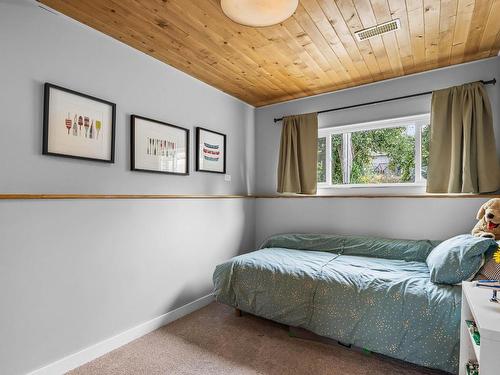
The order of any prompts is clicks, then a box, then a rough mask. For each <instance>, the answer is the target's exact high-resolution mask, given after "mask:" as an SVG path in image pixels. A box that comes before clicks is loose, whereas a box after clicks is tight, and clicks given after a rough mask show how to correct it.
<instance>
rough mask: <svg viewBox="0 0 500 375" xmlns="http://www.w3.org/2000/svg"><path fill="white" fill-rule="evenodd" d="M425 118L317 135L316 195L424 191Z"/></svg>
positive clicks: (321, 131)
mask: <svg viewBox="0 0 500 375" xmlns="http://www.w3.org/2000/svg"><path fill="white" fill-rule="evenodd" d="M429 124H430V115H429V114H423V115H416V116H409V117H403V118H396V119H388V120H381V121H373V122H367V123H361V124H354V125H346V126H336V127H330V128H321V129H319V130H318V166H317V176H318V177H317V178H318V188H319V189H329V188H377V189H379V188H383V187H391V188H405V187H410V188H416V187H418V189H417V190H415V191H419V192H423V191H424V190H425V184H426V177H427V161H428V155H429V137H430V126H429Z"/></svg>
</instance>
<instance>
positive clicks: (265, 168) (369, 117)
mask: <svg viewBox="0 0 500 375" xmlns="http://www.w3.org/2000/svg"><path fill="white" fill-rule="evenodd" d="M492 78H496V79H497V80H498V81H499V82H500V58H499V57H495V58H491V59H488V60H482V61H480V62H474V63H469V64H463V65H459V66H454V67H450V68H445V69H439V70H435V71H431V72H427V73H421V74H416V75H412V76H408V77H403V78H397V79H392V80H387V81H384V82H380V83H375V84H370V85H366V86H363V87H358V88H353V89H347V90H342V91H339V92H334V93H330V94H324V95H319V96H315V97H310V98H305V99H299V100H294V101H290V102H286V103H282V104H276V105H272V106H268V107H263V108H258V109H257V110H256V115H255V118H256V125H255V127H256V129H255V131H256V133H255V134H256V139H255V144H256V152H255V155H256V191H257V193H258V194H274V193H275V191H276V168H277V163H278V149H279V139H280V133H281V126H279V125H274V123H273V118H275V117H281V116H282V115H287V114H297V113H307V112H314V111H318V110H321V109H327V108H333V107H341V106H346V105H351V104H357V103H363V102H370V101H374V100H380V99H384V98H391V97H394V96H402V95H408V94H412V93H417V92H423V91H430V90H434V89H438V88H444V87H449V86H453V85H458V84H462V83H465V82H470V81H475V80H481V79H484V80H489V79H492ZM487 91H488V94H489V97H490V100H491V104H492V108H493V120H494V127H495V129H494V130H495V134H496V143H497V151H498V153H499V155H500V110H499V107H500V106H499V104H500V83H497V85H496V86H487ZM429 111H430V96H424V97H418V98H412V99H407V100H400V101H394V102H390V103H384V104H378V105H373V106H367V107H361V108H356V109H351V110H345V111H338V112H332V113H328V114H322V115H320V116H319V127H330V126H340V125H348V124H355V123H360V122H366V121H374V120H381V119H387V118H395V117H402V116H409V115H415V114H421V113H428V112H429ZM324 193H325V194H328V193H330V194H339V192H331V191H330V192H328V191H326V192H324ZM341 193H344V194H345V193H346V192H345V191H344V192H341ZM357 193H358V194H366V190H363V189H358V191H357ZM377 193H378V194H383V193H384V192H383V191H380V189H379V190H378V191H377ZM399 193H401V192H399ZM409 193H411V192H409ZM484 201H485V199H470V198H453V199H428V198H424V199H421V198H420V199H405V198H380V199H379V198H370V199H363V198H321V199H317V198H316V199H294V198H282V199H258V200H257V205H256V215H257V221H256V242H257V243H260V242H261V241H263V240H264V239H265V238H266V237H268V236H269V235H271V234H275V233H290V232H324V233H353V234H373V235H380V236H387V237H399V238H431V239H444V238H447V237H450V236H452V235H456V234H459V233H467V232H470V230H471V229H472V227H473V226H474V224H475V215H476V212H477V210H478V208H479V206H480V205H481V204H482V202H484Z"/></svg>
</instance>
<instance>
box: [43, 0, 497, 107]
mask: <svg viewBox="0 0 500 375" xmlns="http://www.w3.org/2000/svg"><path fill="white" fill-rule="evenodd" d="M270 1H272V0H270ZM40 2H41V3H43V4H45V5H47V6H49V7H51V8H53V9H56V10H58V11H60V12H61V13H64V14H66V15H68V16H69V17H72V18H74V19H76V20H78V21H80V22H82V23H84V24H87V25H89V26H91V27H92V28H94V29H97V30H99V31H101V32H103V33H105V34H107V35H109V36H111V37H113V38H115V39H118V40H120V41H122V42H124V43H126V44H128V45H130V46H132V47H134V48H136V49H138V50H140V51H143V52H145V53H147V54H148V55H151V56H153V57H155V58H157V59H158V60H161V61H163V62H165V63H167V64H169V65H172V66H174V67H176V68H178V69H180V70H182V71H184V72H186V73H187V74H190V75H192V76H194V77H196V78H198V79H200V80H202V81H204V82H206V83H208V84H210V85H212V86H215V87H217V88H219V89H221V90H223V91H225V92H227V93H228V94H231V95H233V96H235V97H238V98H240V99H242V100H243V101H245V102H247V103H250V104H252V105H255V106H262V105H266V104H271V103H277V102H281V101H285V100H289V99H294V98H300V97H305V96H309V95H314V94H319V93H324V92H328V91H334V90H338V89H341V88H346V87H352V86H358V85H361V84H364V83H369V82H375V81H380V80H384V79H387V78H393V77H398V76H403V75H406V74H411V73H416V72H421V71H425V70H430V69H435V68H438V67H443V66H448V65H453V64H459V63H463V62H466V61H472V60H477V59H482V58H486V57H489V56H496V55H497V53H498V51H499V49H500V0H406V1H405V0H301V1H300V4H299V7H298V9H297V11H296V12H295V14H294V15H293V17H291V18H289V19H288V20H286V21H285V22H283V23H282V24H279V25H276V26H271V27H264V28H251V27H246V26H241V25H238V24H236V23H234V22H232V21H231V20H229V19H228V18H226V17H225V16H224V14H223V13H222V11H221V8H220V4H219V1H218V0H40ZM395 18H399V19H400V20H401V26H402V29H401V30H399V31H397V32H394V33H389V34H385V35H383V36H378V37H375V38H372V39H370V40H367V41H363V42H358V41H357V40H356V39H355V37H354V32H355V31H357V30H360V29H363V28H367V27H370V26H374V25H376V24H377V23H381V22H385V21H388V20H390V19H395Z"/></svg>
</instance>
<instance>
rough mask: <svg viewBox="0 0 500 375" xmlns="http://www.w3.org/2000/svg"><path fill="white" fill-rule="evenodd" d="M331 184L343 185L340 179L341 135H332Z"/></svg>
mask: <svg viewBox="0 0 500 375" xmlns="http://www.w3.org/2000/svg"><path fill="white" fill-rule="evenodd" d="M331 150H332V184H333V185H336V184H342V183H344V181H343V178H342V171H343V170H344V169H343V168H342V134H332V146H331Z"/></svg>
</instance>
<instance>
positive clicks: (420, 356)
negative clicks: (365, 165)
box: [214, 235, 461, 373]
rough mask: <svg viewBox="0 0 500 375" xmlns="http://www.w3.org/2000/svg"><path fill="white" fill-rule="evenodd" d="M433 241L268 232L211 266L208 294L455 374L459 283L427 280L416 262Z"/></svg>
mask: <svg viewBox="0 0 500 375" xmlns="http://www.w3.org/2000/svg"><path fill="white" fill-rule="evenodd" d="M277 245H279V247H278V246H277ZM435 245H436V242H431V241H407V240H387V239H378V238H368V237H351V236H327V235H323V236H318V235H315V236H312V235H284V236H283V235H282V236H276V237H274V238H271V239H270V240H269V241H267V243H266V244H264V247H265V248H263V249H261V250H258V251H254V252H252V253H249V254H244V255H241V256H238V257H235V258H233V259H231V260H229V261H228V262H226V263H223V264H221V265H218V266H217V267H216V270H215V272H214V285H215V295H216V298H217V300H218V301H220V302H222V303H226V304H228V305H231V306H234V307H237V308H239V309H241V310H243V311H246V312H249V313H251V314H255V315H258V316H261V317H264V318H267V319H271V320H274V321H277V322H280V323H283V324H287V325H291V326H296V327H302V328H305V329H308V330H310V331H312V332H314V333H316V334H319V335H322V336H326V337H329V338H332V339H335V340H339V341H341V342H343V343H345V344H352V345H355V346H358V347H361V348H365V349H368V350H371V351H374V352H377V353H381V354H385V355H388V356H391V357H394V358H398V359H401V360H404V361H408V362H412V363H415V364H418V365H422V366H427V367H432V368H437V369H441V370H445V371H448V372H450V373H457V369H458V349H459V322H460V302H461V288H460V287H459V286H449V285H437V284H433V283H432V282H430V280H429V271H428V269H427V265H426V264H425V263H424V262H425V257H426V256H427V254H428V253H429V252H430V251H431V250H432V248H433V247H434V246H435ZM300 248H303V249H302V250H298V249H300ZM304 249H305V250H304ZM317 250H321V251H317ZM339 254H342V255H339ZM346 254H348V255H346ZM395 258H402V259H395Z"/></svg>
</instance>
